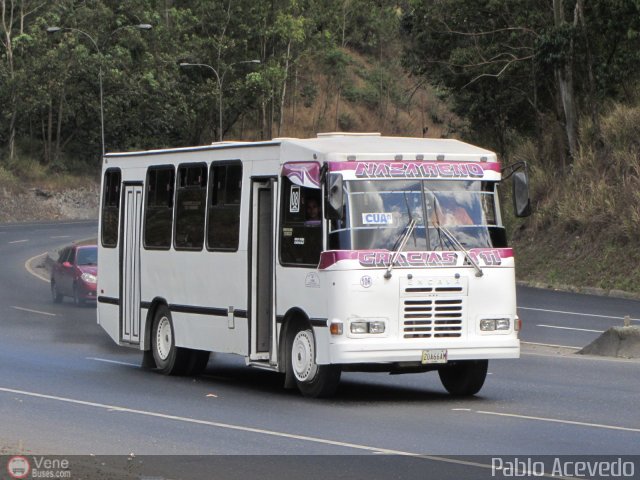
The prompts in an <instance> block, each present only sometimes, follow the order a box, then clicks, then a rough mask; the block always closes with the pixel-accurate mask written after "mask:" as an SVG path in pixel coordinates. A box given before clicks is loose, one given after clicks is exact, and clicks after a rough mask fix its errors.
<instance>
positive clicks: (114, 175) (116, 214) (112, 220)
mask: <svg viewBox="0 0 640 480" xmlns="http://www.w3.org/2000/svg"><path fill="white" fill-rule="evenodd" d="M121 180H122V175H121V173H120V170H118V169H114V170H107V171H106V172H105V174H104V186H103V189H102V225H101V230H102V246H103V247H107V248H115V247H117V246H118V220H119V218H120V183H121Z"/></svg>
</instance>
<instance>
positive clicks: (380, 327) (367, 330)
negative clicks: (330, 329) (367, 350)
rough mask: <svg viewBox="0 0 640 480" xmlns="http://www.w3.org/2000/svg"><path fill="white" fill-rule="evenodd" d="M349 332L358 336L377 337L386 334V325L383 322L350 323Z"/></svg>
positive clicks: (357, 321) (362, 321)
mask: <svg viewBox="0 0 640 480" xmlns="http://www.w3.org/2000/svg"><path fill="white" fill-rule="evenodd" d="M349 330H350V331H351V333H354V334H356V335H358V334H359V335H363V334H373V335H375V334H381V333H384V332H385V330H386V324H385V322H384V321H382V320H356V321H353V322H351V323H350V326H349Z"/></svg>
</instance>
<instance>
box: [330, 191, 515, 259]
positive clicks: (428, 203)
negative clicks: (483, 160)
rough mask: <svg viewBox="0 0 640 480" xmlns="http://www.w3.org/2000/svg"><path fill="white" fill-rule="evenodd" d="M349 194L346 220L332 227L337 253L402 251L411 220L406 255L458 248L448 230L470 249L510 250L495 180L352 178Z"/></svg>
mask: <svg viewBox="0 0 640 480" xmlns="http://www.w3.org/2000/svg"><path fill="white" fill-rule="evenodd" d="M344 190H345V207H344V215H343V218H342V219H340V220H333V221H332V222H331V225H330V230H329V248H330V249H332V250H377V249H383V250H394V249H397V248H398V239H399V238H401V237H402V234H403V232H405V231H406V230H407V228H408V226H409V224H410V223H411V221H412V220H415V228H413V229H412V231H411V235H410V237H409V239H408V241H407V242H406V243H405V246H404V249H403V250H404V251H433V250H457V248H456V247H455V245H454V244H453V243H454V242H452V241H451V239H450V238H448V233H449V232H450V233H451V235H453V236H454V237H455V238H456V239H457V241H458V242H459V243H460V244H461V245H462V246H463V247H464V248H465V249H470V248H501V247H506V237H505V231H504V227H503V226H502V224H501V220H500V216H499V212H498V198H497V193H496V182H488V181H478V180H452V181H450V180H416V179H410V180H405V179H403V180H350V181H345V182H344ZM442 227H444V228H442ZM443 230H446V231H443Z"/></svg>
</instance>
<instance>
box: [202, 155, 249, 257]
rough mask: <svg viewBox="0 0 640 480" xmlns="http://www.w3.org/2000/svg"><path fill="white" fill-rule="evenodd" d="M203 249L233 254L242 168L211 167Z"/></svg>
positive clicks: (237, 234) (237, 165)
mask: <svg viewBox="0 0 640 480" xmlns="http://www.w3.org/2000/svg"><path fill="white" fill-rule="evenodd" d="M209 177H210V179H211V180H210V184H211V187H210V192H209V213H208V215H209V221H208V222H207V248H208V249H209V250H220V251H236V250H238V241H239V239H240V198H241V196H242V164H241V163H240V162H232V163H230V162H225V163H214V164H211V174H210V176H209Z"/></svg>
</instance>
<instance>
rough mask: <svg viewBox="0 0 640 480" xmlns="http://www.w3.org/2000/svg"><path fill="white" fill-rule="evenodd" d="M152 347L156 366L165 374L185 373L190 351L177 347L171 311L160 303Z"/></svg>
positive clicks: (152, 331)
mask: <svg viewBox="0 0 640 480" xmlns="http://www.w3.org/2000/svg"><path fill="white" fill-rule="evenodd" d="M151 349H152V350H153V359H154V360H155V362H156V367H158V370H160V372H161V373H164V374H165V375H184V374H185V373H186V370H187V367H188V362H189V351H188V350H187V349H184V348H180V347H176V343H175V335H174V330H173V320H172V319H171V312H169V309H168V308H167V307H166V306H165V305H160V306H159V307H158V309H157V310H156V314H155V316H154V318H153V328H152V330H151Z"/></svg>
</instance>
